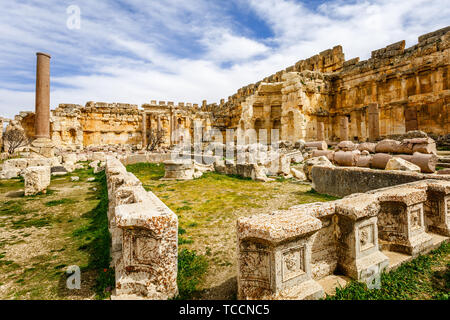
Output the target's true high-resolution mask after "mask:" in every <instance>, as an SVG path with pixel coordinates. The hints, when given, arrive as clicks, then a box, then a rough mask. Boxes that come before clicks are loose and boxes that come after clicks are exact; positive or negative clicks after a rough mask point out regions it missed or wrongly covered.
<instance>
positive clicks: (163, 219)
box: [116, 200, 178, 299]
mask: <svg viewBox="0 0 450 320" xmlns="http://www.w3.org/2000/svg"><path fill="white" fill-rule="evenodd" d="M116 223H117V226H118V227H119V228H120V229H122V230H123V249H122V258H121V259H120V261H119V263H118V264H117V265H116V294H117V295H118V296H120V295H128V294H137V295H139V296H143V297H145V298H147V299H169V298H173V297H175V296H176V295H177V294H178V287H177V265H178V264H177V257H178V219H177V216H176V215H175V214H174V213H173V212H172V211H170V210H169V209H165V210H163V211H161V210H157V208H155V206H154V204H153V203H152V202H151V200H149V202H141V203H134V204H126V205H121V206H118V207H117V208H116Z"/></svg>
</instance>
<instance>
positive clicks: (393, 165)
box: [386, 157, 420, 172]
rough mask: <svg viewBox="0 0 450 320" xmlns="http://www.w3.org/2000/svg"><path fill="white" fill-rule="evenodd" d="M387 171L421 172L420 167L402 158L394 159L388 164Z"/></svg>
mask: <svg viewBox="0 0 450 320" xmlns="http://www.w3.org/2000/svg"><path fill="white" fill-rule="evenodd" d="M386 170H400V171H411V172H420V167H419V166H416V165H415V164H413V163H411V162H408V161H406V160H403V159H402V158H398V157H393V158H392V159H390V160H389V161H388V163H387V164H386Z"/></svg>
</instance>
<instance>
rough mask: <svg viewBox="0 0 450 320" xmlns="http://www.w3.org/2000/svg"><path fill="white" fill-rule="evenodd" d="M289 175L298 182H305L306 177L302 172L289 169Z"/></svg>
mask: <svg viewBox="0 0 450 320" xmlns="http://www.w3.org/2000/svg"><path fill="white" fill-rule="evenodd" d="M291 173H292V175H293V176H294V178H295V179H297V180H300V181H306V180H307V179H306V175H305V174H304V173H303V171H301V170H298V169H295V168H291Z"/></svg>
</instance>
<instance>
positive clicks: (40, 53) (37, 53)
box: [36, 52, 52, 59]
mask: <svg viewBox="0 0 450 320" xmlns="http://www.w3.org/2000/svg"><path fill="white" fill-rule="evenodd" d="M36 55H37V56H46V57H48V58H49V59H51V58H52V57H51V56H50V55H49V54H48V53H44V52H36Z"/></svg>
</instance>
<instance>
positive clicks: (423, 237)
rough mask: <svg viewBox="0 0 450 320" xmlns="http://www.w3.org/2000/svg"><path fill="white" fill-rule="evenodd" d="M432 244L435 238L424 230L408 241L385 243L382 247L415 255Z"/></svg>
mask: <svg viewBox="0 0 450 320" xmlns="http://www.w3.org/2000/svg"><path fill="white" fill-rule="evenodd" d="M432 244H433V238H432V237H431V236H430V235H429V234H428V233H425V232H424V233H422V234H420V235H418V236H416V237H414V238H412V239H410V240H409V241H408V242H407V243H388V242H387V243H383V244H382V249H383V250H389V251H396V252H401V253H406V254H408V255H410V256H413V257H415V256H417V255H418V254H419V253H422V252H424V251H426V250H427V248H428V247H430V246H431V245H432Z"/></svg>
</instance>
